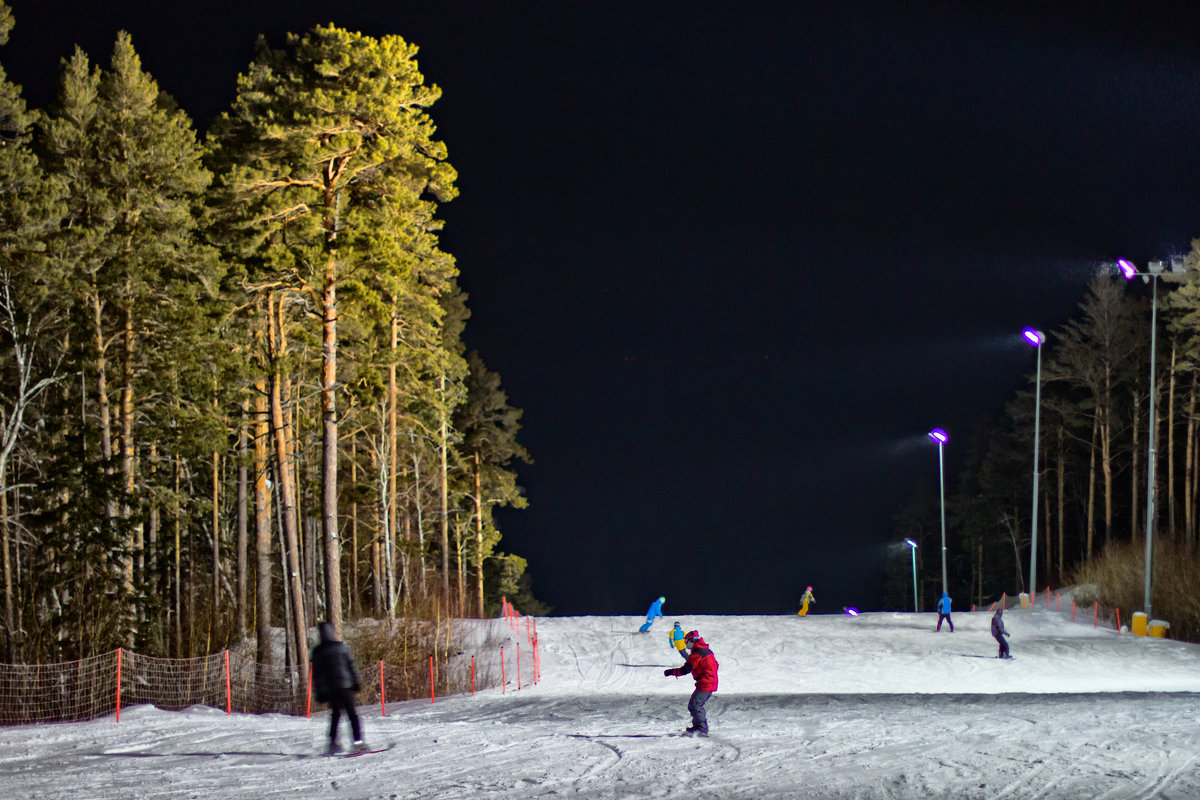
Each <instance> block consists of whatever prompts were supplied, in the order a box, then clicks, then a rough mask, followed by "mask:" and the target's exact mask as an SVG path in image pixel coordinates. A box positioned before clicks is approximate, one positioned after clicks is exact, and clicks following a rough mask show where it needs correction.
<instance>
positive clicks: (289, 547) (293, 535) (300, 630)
mask: <svg viewBox="0 0 1200 800" xmlns="http://www.w3.org/2000/svg"><path fill="white" fill-rule="evenodd" d="M274 300H275V298H272V300H271V301H269V302H270V303H271V306H272V307H271V309H270V314H269V318H270V324H271V331H270V335H269V337H268V338H269V339H270V341H271V347H272V370H271V380H270V407H271V437H272V439H273V440H274V443H275V475H276V488H277V490H278V492H279V517H280V520H281V524H282V527H283V541H284V550H285V551H286V558H287V570H288V574H287V575H285V576H284V580H285V581H286V583H287V585H288V590H289V591H288V593H289V599H290V601H291V606H292V624H293V626H294V629H293V635H294V637H295V642H296V646H295V648H294V649H295V652H294V653H293V661H292V663H293V664H294V665H295V667H296V668H297V671H298V674H305V672H306V670H305V667H306V666H307V664H308V652H307V642H308V636H307V633H306V631H307V626H306V624H305V619H304V585H303V582H302V581H301V577H300V534H299V531H297V530H296V527H297V521H296V500H295V497H294V495H293V491H294V486H295V485H294V484H293V482H292V470H291V462H290V460H289V459H288V451H289V449H290V441H289V439H290V436H289V434H290V426H289V425H288V421H287V417H286V415H285V414H284V410H283V381H284V377H283V375H282V374H280V369H281V365H280V361H279V359H280V357H281V356H282V355H283V353H284V352H286V340H285V337H284V331H283V320H282V318H281V317H280V316H279V315H281V314H282V311H281V310H280V308H279V305H278V303H277V302H273V301H274Z"/></svg>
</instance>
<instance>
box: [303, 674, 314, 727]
mask: <svg viewBox="0 0 1200 800" xmlns="http://www.w3.org/2000/svg"><path fill="white" fill-rule="evenodd" d="M304 716H305V717H307V718H309V719H311V718H312V662H311V661H310V662H309V663H308V701H307V704H306V705H305V706H304Z"/></svg>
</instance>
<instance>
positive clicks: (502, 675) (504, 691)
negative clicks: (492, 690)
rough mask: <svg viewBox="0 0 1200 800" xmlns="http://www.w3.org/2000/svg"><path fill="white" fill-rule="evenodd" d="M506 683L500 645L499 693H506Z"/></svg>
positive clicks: (502, 652) (502, 651)
mask: <svg viewBox="0 0 1200 800" xmlns="http://www.w3.org/2000/svg"><path fill="white" fill-rule="evenodd" d="M506 683H507V681H505V680H504V648H503V647H501V648H500V694H507V691H508V690H507V688H506V686H505V684H506Z"/></svg>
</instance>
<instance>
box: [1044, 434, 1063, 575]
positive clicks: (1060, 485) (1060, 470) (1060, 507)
mask: <svg viewBox="0 0 1200 800" xmlns="http://www.w3.org/2000/svg"><path fill="white" fill-rule="evenodd" d="M1066 485H1067V460H1066V454H1065V453H1064V452H1063V426H1062V425H1061V424H1060V425H1059V426H1058V585H1059V586H1061V585H1062V582H1063V575H1065V574H1066V569H1065V565H1066V560H1065V558H1064V555H1063V554H1064V553H1066V551H1067V546H1066V539H1067V523H1066V508H1067V498H1066ZM1048 533H1049V531H1048V530H1047V534H1048Z"/></svg>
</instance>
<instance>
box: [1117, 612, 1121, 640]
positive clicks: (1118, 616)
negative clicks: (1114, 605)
mask: <svg viewBox="0 0 1200 800" xmlns="http://www.w3.org/2000/svg"><path fill="white" fill-rule="evenodd" d="M1116 612H1117V633H1118V634H1119V633H1120V632H1121V609H1119V608H1118V609H1116Z"/></svg>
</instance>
